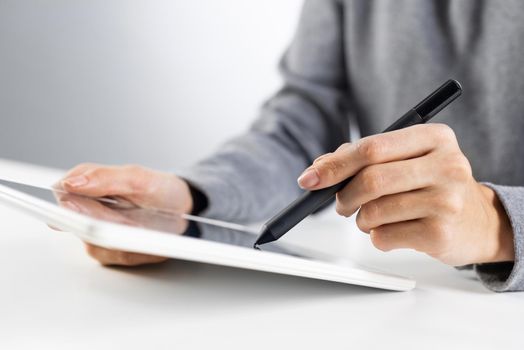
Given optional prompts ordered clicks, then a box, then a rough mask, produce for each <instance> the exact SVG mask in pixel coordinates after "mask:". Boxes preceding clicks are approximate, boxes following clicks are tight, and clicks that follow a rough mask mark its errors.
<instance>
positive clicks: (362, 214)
mask: <svg viewBox="0 0 524 350" xmlns="http://www.w3.org/2000/svg"><path fill="white" fill-rule="evenodd" d="M379 217H380V213H379V207H378V205H377V203H376V202H375V201H371V202H369V203H366V204H364V205H363V206H361V207H360V211H359V212H358V216H357V226H358V227H359V228H360V229H361V230H362V231H364V232H368V231H369V230H371V229H372V228H373V226H374V223H375V222H376V221H377V219H378V218H379Z"/></svg>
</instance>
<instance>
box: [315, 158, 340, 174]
mask: <svg viewBox="0 0 524 350" xmlns="http://www.w3.org/2000/svg"><path fill="white" fill-rule="evenodd" d="M340 168H341V164H340V163H339V162H338V161H337V160H336V159H333V157H325V158H323V159H320V160H319V161H318V163H317V164H316V165H315V169H316V170H317V172H318V174H319V176H320V177H321V178H324V177H336V176H337V175H338V174H339V172H340Z"/></svg>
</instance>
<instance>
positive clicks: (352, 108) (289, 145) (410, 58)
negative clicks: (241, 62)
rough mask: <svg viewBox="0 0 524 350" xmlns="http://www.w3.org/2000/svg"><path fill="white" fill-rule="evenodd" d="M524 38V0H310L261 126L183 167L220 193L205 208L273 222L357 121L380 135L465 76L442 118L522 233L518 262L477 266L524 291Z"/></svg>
mask: <svg viewBox="0 0 524 350" xmlns="http://www.w3.org/2000/svg"><path fill="white" fill-rule="evenodd" d="M523 37H524V1H521V0H506V1H496V0H492V1H488V0H486V1H482V0H461V1H451V0H449V1H448V0H427V1H419V0H339V1H337V0H307V1H306V2H305V5H304V8H303V11H302V15H301V19H300V23H299V26H298V29H297V32H296V35H295V37H294V40H293V41H292V43H291V45H290V46H289V48H288V50H287V51H286V53H285V55H284V57H283V58H282V60H281V63H280V71H281V74H282V77H283V80H284V84H283V87H282V89H281V90H280V91H278V92H277V93H276V94H275V95H274V96H273V97H272V98H270V99H269V100H268V101H267V102H266V103H265V104H264V106H263V108H262V110H261V112H260V116H259V117H258V119H257V120H256V121H255V122H254V123H253V125H252V127H251V128H250V130H249V131H247V132H246V133H244V134H243V135H241V136H239V137H237V138H235V139H233V140H230V141H229V142H227V143H226V144H224V145H223V146H222V147H221V148H220V149H219V150H218V151H217V152H216V153H215V154H213V155H212V156H211V157H209V158H207V159H205V160H203V161H201V162H199V163H198V164H196V165H195V166H194V167H193V168H191V169H189V170H188V171H187V172H184V173H182V174H181V175H182V176H184V177H185V178H187V179H189V180H190V182H191V183H192V184H193V185H194V186H195V187H197V188H200V189H201V190H202V191H203V192H204V193H205V194H206V195H207V196H208V199H209V206H208V208H207V210H206V212H205V215H207V216H210V217H215V218H221V219H225V220H233V221H244V222H245V221H255V220H265V219H268V218H269V217H270V216H271V215H273V214H275V213H276V212H277V211H278V210H280V209H281V208H282V207H284V206H285V205H287V204H288V203H289V202H290V201H292V200H293V199H295V198H296V197H297V196H298V195H299V194H300V189H299V188H298V186H297V184H296V178H297V177H298V175H299V174H300V173H301V172H302V171H303V170H304V168H305V167H307V166H308V165H309V164H310V163H311V162H312V161H313V159H315V158H316V157H317V156H319V155H321V154H323V153H326V152H330V151H333V150H334V149H335V148H336V147H337V146H338V145H340V144H341V143H344V142H348V140H349V139H350V126H351V127H353V128H357V127H358V128H359V131H360V133H361V135H363V136H365V135H370V134H375V133H378V132H380V131H381V130H382V129H384V128H385V127H386V126H387V125H389V124H391V123H392V122H393V121H394V120H395V119H396V118H397V117H398V116H399V115H401V114H402V113H403V112H405V111H406V110H407V109H408V108H410V107H412V106H413V105H414V104H416V103H417V102H418V101H419V100H420V99H422V98H423V97H424V96H425V95H427V94H428V93H429V92H431V91H432V90H433V89H434V88H435V87H436V86H438V85H439V84H441V83H442V82H444V81H445V80H446V79H448V78H455V79H458V80H459V81H460V82H461V83H462V85H463V88H464V94H463V96H462V98H461V99H460V100H459V101H457V102H455V103H454V104H452V105H451V106H450V107H449V108H447V109H446V110H445V111H443V112H442V113H441V114H440V115H439V116H438V117H437V118H436V120H437V121H438V122H441V123H446V124H448V125H449V126H451V127H452V128H453V129H454V131H455V133H456V135H457V138H458V140H459V143H460V146H461V148H462V150H463V152H464V153H465V154H466V156H467V157H468V158H469V160H470V162H471V165H472V168H473V172H474V176H475V178H476V179H477V180H478V181H483V182H487V183H489V185H490V186H491V187H492V188H493V189H494V190H495V191H496V192H497V194H498V196H499V197H500V199H501V201H502V203H503V205H504V207H505V209H506V211H507V214H508V215H509V217H510V220H511V224H512V226H513V233H514V237H515V256H516V260H515V262H514V263H501V264H483V265H476V266H474V268H475V270H476V271H477V274H478V276H479V277H480V279H481V280H482V282H483V283H484V284H485V285H486V286H487V287H488V288H490V289H492V290H495V291H511V290H523V289H524V260H523V250H524V187H523V186H524V138H523V136H524V116H523V115H522V111H523V110H524V97H522V95H523V94H524V70H523V68H522V66H523V65H522V57H524V40H522V38H523ZM254 69H255V68H254ZM253 83H254V84H256V82H253ZM400 86H401V87H402V88H401V89H400V88H399V87H400Z"/></svg>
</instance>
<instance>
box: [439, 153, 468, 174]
mask: <svg viewBox="0 0 524 350" xmlns="http://www.w3.org/2000/svg"><path fill="white" fill-rule="evenodd" d="M445 164H446V167H445V174H444V175H445V176H446V177H447V178H449V179H452V180H456V181H465V180H467V179H469V178H470V177H471V176H472V171H471V166H470V164H469V161H468V159H467V158H466V156H464V155H463V154H462V153H456V154H452V155H450V156H449V157H448V159H447V160H446V162H445Z"/></svg>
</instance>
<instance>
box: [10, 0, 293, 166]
mask: <svg viewBox="0 0 524 350" xmlns="http://www.w3.org/2000/svg"><path fill="white" fill-rule="evenodd" d="M300 6H301V0H285V1H282V0H280V1H279V0H259V1H245V0H244V1H242V0H222V1H217V0H200V1H190V0H189V1H188V0H140V1H133V0H90V1H80V0H62V1H59V0H48V1H40V0H0V118H1V119H0V120H1V125H0V157H4V158H12V159H17V160H23V161H30V162H34V163H39V164H44V165H53V166H59V167H70V166H72V165H74V164H75V163H78V162H83V161H95V162H102V163H130V162H131V163H141V164H144V165H147V166H151V167H156V168H160V169H176V168H180V167H185V166H187V165H189V164H190V163H191V162H192V161H194V160H196V159H197V158H200V157H203V156H204V155H206V154H208V153H209V152H211V151H212V150H213V149H215V148H216V147H218V146H219V144H220V143H221V142H223V141H224V140H225V139H227V138H228V137H231V136H232V135H235V134H238V133H240V132H242V130H244V129H245V128H246V127H247V126H248V125H249V123H250V122H251V121H252V120H253V118H255V117H256V115H257V109H258V107H259V106H260V104H261V103H262V102H263V101H264V99H266V98H268V97H269V96H270V95H271V94H272V93H273V92H274V91H275V90H276V89H277V88H278V86H279V84H280V80H279V77H278V74H277V71H276V64H277V62H278V59H279V57H280V55H281V54H282V52H283V51H284V49H285V47H286V45H287V44H288V43H289V41H290V39H291V37H292V35H293V31H294V29H295V27H296V23H297V20H298V15H299V12H300Z"/></svg>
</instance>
